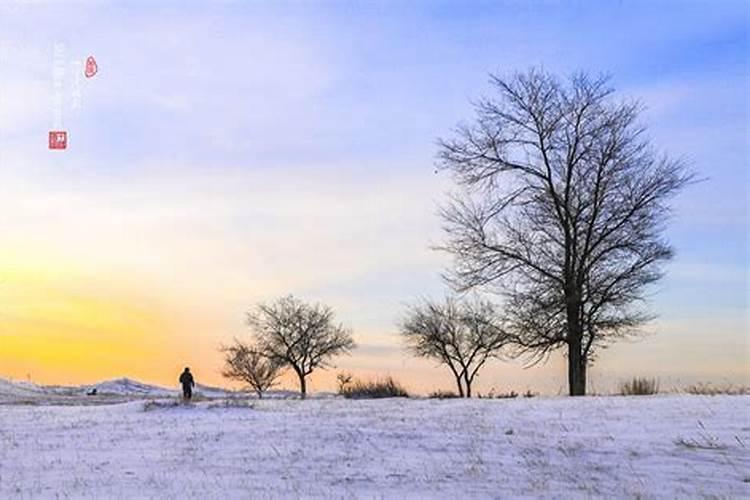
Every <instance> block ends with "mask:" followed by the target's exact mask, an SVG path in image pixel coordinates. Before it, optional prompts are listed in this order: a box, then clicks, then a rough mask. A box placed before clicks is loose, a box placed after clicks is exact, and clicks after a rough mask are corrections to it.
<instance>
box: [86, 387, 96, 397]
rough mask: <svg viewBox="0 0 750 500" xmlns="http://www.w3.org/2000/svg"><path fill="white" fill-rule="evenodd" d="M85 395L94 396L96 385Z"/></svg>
mask: <svg viewBox="0 0 750 500" xmlns="http://www.w3.org/2000/svg"><path fill="white" fill-rule="evenodd" d="M86 395H87V396H96V387H94V388H92V389H91V390H89V391H88V392H87V393H86Z"/></svg>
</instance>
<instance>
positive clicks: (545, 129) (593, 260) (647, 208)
mask: <svg viewBox="0 0 750 500" xmlns="http://www.w3.org/2000/svg"><path fill="white" fill-rule="evenodd" d="M492 84H493V85H494V87H495V89H496V90H497V94H498V95H497V98H494V99H484V100H481V101H479V102H478V103H477V106H476V107H477V117H476V122H475V123H474V124H473V125H470V126H469V125H466V126H460V127H459V128H458V129H457V130H456V133H455V136H454V137H453V138H451V139H449V140H443V141H441V143H440V152H439V166H441V167H442V168H445V169H448V170H450V171H451V172H452V173H453V174H454V177H455V179H456V181H457V182H458V184H459V185H460V186H461V187H462V190H461V191H460V192H459V193H458V194H456V195H455V196H454V198H453V201H452V203H451V204H449V205H448V206H446V207H445V208H444V210H443V218H444V220H445V222H446V225H445V229H446V232H447V243H446V244H445V245H444V247H443V248H444V249H445V250H447V251H448V252H450V253H451V254H453V256H454V257H455V265H454V268H453V270H452V272H451V274H450V276H449V278H450V280H451V282H452V284H453V285H454V287H455V288H457V289H459V290H467V289H471V288H474V287H485V286H490V287H491V288H493V289H495V290H499V291H500V292H502V293H504V294H505V296H506V298H507V301H506V304H505V310H506V312H507V313H508V314H509V316H511V317H512V319H513V322H512V324H513V325H514V327H515V328H514V329H515V333H516V335H517V336H518V339H519V341H520V343H521V345H523V346H524V347H525V349H526V352H527V353H528V354H529V355H530V356H531V359H532V360H533V361H541V360H545V359H546V358H547V355H548V354H549V353H550V352H551V351H553V350H556V349H559V348H565V349H566V353H567V357H568V384H569V390H570V394H571V395H583V394H585V393H586V368H587V366H588V364H589V363H590V362H591V361H592V359H593V356H594V352H595V349H596V348H597V347H599V348H601V347H605V346H606V345H608V344H610V343H611V342H613V341H615V340H617V339H619V338H622V337H625V336H628V335H633V334H636V333H638V330H639V326H641V325H642V324H643V323H644V322H645V321H647V320H648V319H649V318H650V316H651V315H650V314H649V313H648V312H647V311H645V310H644V309H643V308H639V307H637V306H638V304H639V303H640V302H642V299H643V298H644V290H645V288H646V287H647V285H649V284H652V283H654V282H656V281H657V280H658V279H659V278H660V277H661V276H662V268H661V264H662V263H663V262H665V261H667V260H668V259H670V258H671V257H672V249H671V248H670V246H669V244H668V243H667V242H666V241H665V239H664V238H663V237H662V233H663V229H664V227H665V224H666V222H667V220H668V216H669V206H668V203H667V202H668V200H669V198H671V197H672V196H673V195H675V194H676V193H677V192H679V191H680V189H681V188H682V187H684V186H685V185H686V184H687V183H688V182H690V180H691V174H690V173H689V172H687V171H686V168H685V167H684V165H683V164H682V163H681V162H680V161H677V160H674V159H670V158H669V157H667V156H665V155H662V154H657V152H656V151H655V149H654V148H653V147H652V146H651V144H650V142H649V140H648V138H647V137H646V135H645V133H644V128H643V127H642V126H641V125H640V124H639V121H638V117H639V113H640V110H641V106H640V105H639V104H638V103H637V102H629V101H619V100H615V99H614V98H613V96H612V94H613V91H612V89H611V88H610V87H609V85H608V80H607V78H604V77H601V78H593V77H590V76H589V75H587V74H583V73H582V74H577V75H574V76H573V77H572V78H571V79H570V80H567V81H561V80H560V79H558V78H556V77H554V76H553V75H550V74H548V73H546V72H544V71H539V70H531V71H529V72H527V73H520V74H516V75H513V76H511V77H509V78H501V77H496V76H493V77H492Z"/></svg>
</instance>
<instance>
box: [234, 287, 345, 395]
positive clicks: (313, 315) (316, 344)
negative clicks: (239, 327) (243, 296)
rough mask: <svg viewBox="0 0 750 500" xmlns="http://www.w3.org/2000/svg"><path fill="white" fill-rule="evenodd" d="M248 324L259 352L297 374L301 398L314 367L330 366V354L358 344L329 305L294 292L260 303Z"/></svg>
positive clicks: (305, 391) (251, 314)
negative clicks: (336, 321)
mask: <svg viewBox="0 0 750 500" xmlns="http://www.w3.org/2000/svg"><path fill="white" fill-rule="evenodd" d="M248 324H249V325H250V327H251V328H252V329H253V331H254V333H255V338H256V340H257V345H258V349H259V350H260V352H261V353H263V355H264V356H266V357H268V358H269V359H271V360H273V361H274V362H275V363H278V364H280V365H282V366H288V367H290V368H291V369H292V370H294V372H295V373H296V374H297V377H298V378H299V387H300V394H301V396H302V399H304V398H305V397H306V395H307V383H306V377H307V376H308V375H310V374H311V373H312V372H313V370H314V369H315V368H318V367H325V366H328V362H329V360H330V358H332V357H334V356H338V355H340V354H347V353H349V352H350V351H351V350H352V349H353V348H354V347H355V344H354V340H353V339H352V335H351V332H350V331H349V330H348V329H346V328H344V327H343V326H342V325H340V324H336V323H335V322H334V314H333V310H332V309H331V308H330V307H328V306H324V305H321V304H306V303H304V302H302V301H300V300H299V299H296V298H295V297H292V296H291V295H290V296H287V297H283V298H281V299H278V300H276V301H275V302H273V303H270V304H260V305H258V306H257V307H256V309H255V311H253V312H251V313H249V314H248Z"/></svg>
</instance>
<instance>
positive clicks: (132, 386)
mask: <svg viewBox="0 0 750 500" xmlns="http://www.w3.org/2000/svg"><path fill="white" fill-rule="evenodd" d="M85 388H86V389H87V391H88V390H91V389H94V388H96V390H97V393H98V394H112V395H117V396H138V397H169V396H174V395H175V394H177V391H175V390H169V389H165V388H163V387H159V386H157V385H151V384H146V383H143V382H139V381H137V380H132V379H129V378H126V377H123V378H117V379H113V380H105V381H104V382H99V383H98V384H91V385H88V386H85Z"/></svg>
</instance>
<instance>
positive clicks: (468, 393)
mask: <svg viewBox="0 0 750 500" xmlns="http://www.w3.org/2000/svg"><path fill="white" fill-rule="evenodd" d="M464 383H465V384H466V397H467V398H470V397H471V379H469V376H468V375H466V373H464Z"/></svg>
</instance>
